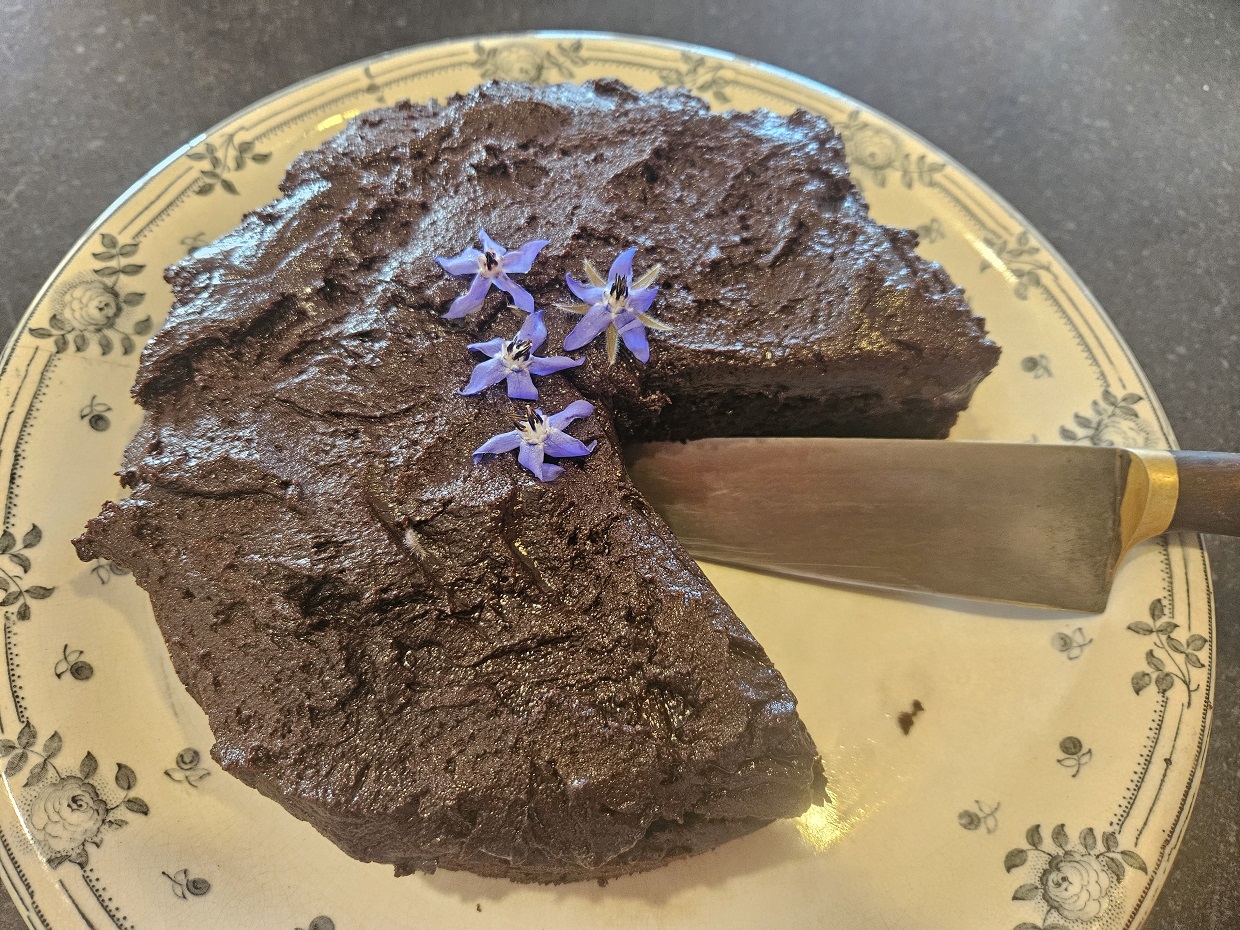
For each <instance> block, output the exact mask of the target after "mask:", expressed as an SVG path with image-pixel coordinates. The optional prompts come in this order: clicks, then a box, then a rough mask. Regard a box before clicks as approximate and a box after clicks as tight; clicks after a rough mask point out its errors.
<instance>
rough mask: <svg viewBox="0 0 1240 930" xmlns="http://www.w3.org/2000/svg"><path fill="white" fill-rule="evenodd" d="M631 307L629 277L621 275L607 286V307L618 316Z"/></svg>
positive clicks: (613, 314) (612, 313)
mask: <svg viewBox="0 0 1240 930" xmlns="http://www.w3.org/2000/svg"><path fill="white" fill-rule="evenodd" d="M628 308H629V279H628V278H626V277H624V276H623V275H621V276H620V277H618V278H616V279H615V280H614V281H612V282H611V286H610V287H608V288H607V309H608V311H610V313H611V315H612V316H613V317H614V316H618V315H619V314H620V313H622V312H624V311H625V310H627V309H628Z"/></svg>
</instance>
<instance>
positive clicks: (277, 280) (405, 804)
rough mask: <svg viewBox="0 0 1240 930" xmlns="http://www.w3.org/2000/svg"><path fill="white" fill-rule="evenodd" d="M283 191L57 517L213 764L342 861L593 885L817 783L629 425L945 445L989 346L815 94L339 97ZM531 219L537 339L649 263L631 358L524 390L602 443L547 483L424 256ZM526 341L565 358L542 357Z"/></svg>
mask: <svg viewBox="0 0 1240 930" xmlns="http://www.w3.org/2000/svg"><path fill="white" fill-rule="evenodd" d="M282 189H283V191H284V194H285V197H284V198H283V199H281V200H277V201H275V202H274V203H272V204H270V205H268V206H266V207H264V208H262V209H260V210H257V211H255V212H254V213H253V214H250V215H249V216H247V217H246V219H245V220H244V222H243V223H242V225H241V226H240V227H239V228H238V229H237V230H235V231H234V232H232V233H230V234H228V235H227V236H225V237H223V238H222V239H220V240H219V241H218V242H216V243H215V244H213V245H211V246H209V247H207V248H204V249H202V250H200V251H199V252H197V253H196V254H195V255H194V256H193V257H192V258H189V259H186V260H185V261H183V262H181V263H180V264H178V265H176V266H174V267H173V268H172V269H170V271H169V280H170V281H171V282H172V284H173V287H174V290H175V294H176V304H175V306H174V308H173V310H172V312H171V314H170V316H169V319H168V322H167V324H166V325H165V327H164V328H163V329H162V330H161V331H160V333H159V334H158V335H157V336H156V337H155V338H154V339H153V340H152V342H151V343H150V345H149V346H148V347H147V349H146V351H145V353H144V356H143V363H142V367H141V370H140V372H139V374H138V379H137V383H136V386H135V394H136V396H137V398H138V400H139V402H140V403H141V404H142V406H143V407H144V408H145V412H146V417H145V421H144V424H143V427H142V429H141V431H140V433H139V434H138V436H137V437H136V438H135V439H134V440H133V442H132V444H131V445H130V447H129V449H128V451H127V454H126V458H125V463H124V466H123V470H122V480H123V482H124V484H125V485H126V486H127V487H129V488H130V489H131V491H132V496H131V497H130V498H128V499H127V500H124V501H120V502H117V503H109V504H107V505H105V507H104V510H103V513H102V514H101V515H100V516H99V517H97V518H96V519H94V520H92V521H91V523H90V525H89V526H88V528H87V531H86V533H85V534H84V535H83V537H82V538H81V539H79V540H78V541H77V545H78V549H79V552H80V554H81V556H82V557H83V558H85V559H93V558H97V557H105V558H108V559H111V560H114V561H116V562H118V563H119V564H121V565H123V566H125V567H126V568H129V569H131V570H132V571H133V572H134V574H135V576H136V578H137V580H138V582H139V583H140V584H141V585H142V587H143V588H144V589H145V590H146V591H147V592H148V593H149V594H150V596H151V600H152V603H153V606H154V610H155V615H156V618H157V620H158V622H159V624H160V627H161V629H162V631H163V634H164V637H165V639H166V641H167V643H168V647H169V652H170V654H171V656H172V659H173V662H174V664H175V666H176V669H177V672H178V674H179V675H180V677H181V679H182V680H183V681H184V683H185V685H186V688H187V689H188V690H189V692H190V694H191V695H192V696H193V697H194V698H195V699H196V700H197V701H198V703H199V704H200V705H201V706H202V707H203V708H204V710H205V711H206V712H207V715H208V717H209V719H210V723H211V727H212V730H213V732H214V734H215V737H216V744H215V748H214V750H213V753H214V755H215V757H216V758H217V760H218V761H219V762H220V764H221V765H222V766H223V767H224V768H225V769H226V770H228V771H229V772H231V773H232V774H234V775H236V776H237V777H239V778H241V779H242V780H243V781H245V782H246V783H247V784H250V785H252V786H254V787H255V788H257V789H258V790H260V791H262V792H263V793H264V794H266V795H268V796H269V797H271V798H274V799H275V800H277V801H279V802H280V803H281V804H283V805H284V806H285V807H286V808H287V809H288V810H289V811H291V812H292V813H293V814H295V815H296V816H298V817H301V818H303V819H305V820H307V821H308V822H310V823H311V824H313V825H314V826H315V827H316V828H318V829H319V830H320V831H321V832H322V833H324V834H325V835H326V836H328V837H329V838H331V839H332V840H333V841H334V842H336V843H337V844H338V845H339V846H340V847H341V848H343V849H344V850H345V851H346V852H348V853H349V854H350V855H352V856H354V857H356V858H359V859H363V860H371V861H380V862H389V863H393V864H395V866H396V868H397V871H398V872H407V871H411V870H414V869H425V870H433V869H434V868H436V867H437V866H438V867H444V868H453V869H467V870H470V871H473V872H477V873H479V874H484V875H497V876H505V877H509V878H514V879H519V880H529V881H562V880H575V879H582V878H605V877H609V876H615V875H620V874H623V873H625V872H630V871H636V870H640V869H645V868H651V867H653V866H656V865H659V864H661V863H663V862H666V861H668V860H669V859H671V858H673V857H676V856H679V855H684V854H688V853H693V852H698V851H701V850H704V849H708V848H710V847H712V846H714V845H717V844H718V843H720V842H723V841H725V840H727V839H730V838H732V837H735V836H738V835H741V834H743V833H746V832H749V831H750V830H753V829H755V828H757V827H759V826H761V825H763V824H765V823H768V822H769V821H771V820H772V819H775V818H778V817H787V816H795V815H797V814H799V813H800V812H802V811H803V810H804V809H805V808H806V807H807V806H808V805H809V804H811V803H814V802H819V801H821V800H822V799H823V798H824V779H823V774H822V766H821V762H820V760H819V758H818V754H817V751H816V750H815V748H814V745H813V742H812V740H811V739H810V737H809V735H808V734H807V733H806V731H805V728H804V726H803V725H802V723H801V722H800V720H799V719H798V717H797V714H796V711H795V700H794V698H793V696H792V695H791V693H790V692H789V690H788V688H787V686H786V684H785V682H784V680H783V679H782V677H781V676H780V675H779V673H778V672H777V671H776V670H775V669H774V668H773V667H772V666H771V664H770V662H769V660H768V659H767V657H766V655H765V653H764V652H763V650H762V648H761V646H760V645H759V644H758V643H757V642H756V641H755V640H754V638H753V637H752V636H751V635H750V634H749V632H748V631H747V630H746V629H745V628H744V626H743V625H742V624H741V623H740V621H739V620H738V619H737V618H736V616H735V615H734V614H733V613H732V611H731V610H730V609H729V608H728V606H727V604H726V603H724V601H723V600H722V599H721V598H720V597H719V596H718V594H716V593H715V592H714V590H713V589H712V588H711V586H710V584H709V583H708V582H707V581H706V579H705V578H704V577H703V575H702V574H701V572H700V571H699V570H698V568H697V566H696V565H695V564H694V563H693V561H692V560H691V559H690V558H689V556H688V555H687V554H686V553H685V552H684V550H683V549H682V548H681V547H680V545H679V544H678V543H677V542H676V540H675V538H674V537H673V536H672V535H671V534H670V532H669V531H668V530H667V528H666V527H665V526H664V524H663V522H662V521H661V520H660V519H659V517H658V516H657V515H656V514H654V513H653V512H652V511H651V510H650V509H649V508H648V506H647V505H646V504H645V502H644V501H643V500H642V498H641V497H640V495H639V494H638V493H637V492H636V491H635V490H634V489H633V487H632V486H631V485H630V484H629V482H628V480H627V478H626V476H625V474H624V469H623V465H622V460H621V455H620V445H621V443H623V442H625V441H628V440H630V439H653V438H693V437H699V436H712V435H763V434H772V435H774V434H783V435H788V434H798V435H806V434H811V435H838V434H851V435H886V436H924V437H938V436H943V435H945V434H946V432H947V430H948V429H949V428H950V426H951V424H952V423H953V421H954V419H955V417H956V415H957V413H958V412H959V411H960V410H961V409H963V408H964V406H965V405H966V404H967V402H968V400H969V398H970V396H971V393H972V390H973V388H974V387H975V386H976V384H977V383H978V382H979V381H980V380H981V378H983V377H984V376H985V375H986V373H987V372H988V371H989V370H990V369H991V368H992V367H993V366H994V364H995V361H996V358H997V354H998V350H997V348H996V347H995V346H994V344H993V343H991V342H989V341H988V340H987V339H986V338H985V332H984V329H983V328H982V325H981V321H980V320H979V319H978V318H976V317H974V316H973V315H972V313H971V312H970V310H969V308H968V306H967V305H966V304H965V302H964V300H963V297H962V295H961V292H960V290H959V289H958V288H956V287H954V286H953V285H952V283H951V282H950V280H949V279H948V278H947V276H946V275H945V274H944V272H943V271H942V270H941V269H940V268H938V266H936V265H933V264H930V263H927V262H925V261H923V260H922V259H920V258H919V257H918V256H917V255H916V253H915V252H914V251H913V245H914V243H915V236H914V234H913V233H910V232H906V231H900V230H892V229H887V228H885V227H882V226H880V225H877V224H876V223H874V222H873V221H872V220H871V219H869V217H868V215H867V213H866V208H865V203H864V201H863V199H862V198H861V195H860V194H859V193H858V191H857V190H856V188H854V187H853V186H852V184H851V182H850V180H849V176H848V171H847V167H846V165H845V162H844V158H843V148H842V145H841V143H840V140H839V138H838V136H837V135H836V134H835V132H834V131H833V130H832V128H831V127H830V125H829V124H828V123H827V122H826V121H824V120H823V119H821V118H819V117H815V116H811V115H808V114H805V113H797V114H794V115H793V116H791V117H788V118H780V117H776V116H773V115H771V114H768V113H760V112H759V113H728V114H712V113H709V112H708V111H707V109H706V106H705V105H704V104H703V103H702V102H701V101H699V100H698V99H697V98H695V97H693V96H690V95H688V94H686V93H683V92H678V91H667V90H664V91H657V92H654V93H651V94H638V93H636V92H635V91H633V90H631V89H629V88H628V87H625V86H624V85H621V84H618V83H615V82H609V81H601V82H593V83H590V84H587V85H585V86H582V87H576V86H555V87H529V86H524V85H511V84H490V85H487V86H485V87H483V88H481V89H479V90H476V91H474V92H472V93H470V94H468V95H466V96H462V97H455V98H452V99H451V100H449V101H447V102H446V103H444V104H442V105H441V104H435V103H432V104H430V105H412V104H401V105H398V106H396V107H394V108H391V109H386V110H379V111H375V112H372V113H367V114H364V115H362V116H361V117H359V118H358V119H357V120H355V121H354V122H353V124H352V125H351V126H350V127H349V128H348V129H347V130H346V131H345V132H343V133H342V134H341V135H340V136H339V137H337V138H336V139H334V140H332V141H331V142H329V143H327V144H326V145H324V146H323V147H322V148H320V149H317V150H315V151H312V152H309V153H307V154H305V155H303V156H302V157H300V158H299V159H298V160H297V161H296V162H295V163H294V165H293V166H292V168H291V169H290V171H289V173H288V175H287V177H286V178H285V181H284V183H283V185H282ZM482 225H485V226H486V228H487V230H488V231H489V232H490V233H491V234H492V235H493V236H495V238H496V239H497V240H499V241H500V242H503V243H505V244H508V245H515V244H519V243H521V242H523V241H525V240H527V239H533V238H546V239H549V240H550V244H549V245H548V246H547V247H546V248H545V249H544V250H543V252H542V254H541V255H540V257H539V259H538V261H537V262H536V263H535V264H534V267H533V269H532V270H531V271H530V273H528V274H526V275H524V276H523V278H521V282H520V283H521V284H522V285H524V286H525V287H526V288H527V289H528V290H529V291H530V292H531V293H532V294H533V295H534V298H535V300H536V302H537V304H538V306H539V307H540V308H547V312H546V317H547V322H548V327H549V329H550V332H551V337H550V340H549V342H548V348H549V349H551V350H558V347H559V346H560V345H561V344H562V341H563V338H564V335H565V333H566V332H567V330H568V328H569V327H571V326H572V324H573V323H574V322H575V318H573V317H570V316H568V315H567V314H564V313H561V312H560V311H558V310H555V309H552V307H553V304H554V303H555V302H557V301H566V300H569V299H570V298H569V296H568V294H567V292H566V290H565V288H564V283H563V274H564V273H565V272H566V271H568V272H571V273H573V274H575V275H580V270H581V264H582V261H583V260H584V259H591V260H593V261H594V262H595V263H596V264H598V265H599V266H600V267H606V264H607V263H608V262H610V260H611V259H612V258H613V257H614V256H615V255H616V253H618V252H619V251H620V250H621V249H623V248H625V247H626V246H629V245H636V246H638V247H639V253H638V262H637V271H638V273H640V272H641V271H643V270H645V268H646V267H648V266H649V265H651V264H653V263H656V262H657V263H661V264H662V265H663V269H664V270H663V274H662V277H661V280H660V284H661V286H662V290H661V292H660V295H659V299H658V303H657V304H656V306H655V308H654V312H655V313H656V314H657V315H658V316H659V317H660V318H661V319H663V320H665V321H666V322H667V323H669V324H671V325H672V327H674V328H673V329H672V330H670V331H668V332H658V333H652V334H651V340H650V341H651V357H650V361H649V364H647V365H644V366H643V365H640V364H638V363H637V362H636V361H635V360H634V359H632V358H631V357H629V356H627V355H625V354H624V353H623V352H622V354H621V357H620V359H619V361H618V362H617V363H616V364H614V365H612V364H609V363H608V360H607V357H606V353H605V351H604V349H603V345H602V340H598V341H597V342H596V343H594V344H592V345H591V346H590V347H589V348H588V349H587V350H586V351H585V352H584V353H574V354H584V355H585V356H586V357H587V361H586V363H585V364H584V365H582V366H581V367H580V368H575V369H571V370H570V371H568V372H566V373H564V374H563V375H556V376H551V377H547V378H543V379H541V380H540V382H539V384H538V386H539V389H540V391H541V393H542V396H541V398H540V400H539V402H538V405H539V406H540V407H542V408H544V409H545V410H547V411H548V412H553V411H557V410H560V409H562V408H563V407H564V406H565V405H567V404H568V403H570V402H572V401H574V400H577V399H580V398H582V397H585V398H587V399H589V400H591V401H592V402H593V403H595V404H596V406H597V407H598V412H597V413H596V415H595V416H594V417H593V418H591V419H589V420H584V421H578V423H577V424H575V425H574V426H573V427H572V428H571V430H570V432H572V434H573V435H575V436H577V437H578V438H580V439H583V440H586V441H592V440H597V442H598V447H597V448H596V449H595V451H594V452H593V453H592V454H591V455H589V456H588V457H585V458H581V459H572V460H567V461H565V462H563V463H562V464H563V465H564V466H565V468H566V471H565V473H564V474H563V475H562V476H561V477H559V478H558V479H556V480H554V481H551V482H548V483H542V482H539V481H538V480H536V479H535V478H534V477H533V476H532V475H531V474H529V473H528V472H527V471H524V470H522V469H521V468H520V466H519V465H518V463H517V461H516V459H515V457H514V456H512V455H505V456H499V457H495V458H492V459H488V460H486V461H484V462H483V463H482V464H480V465H477V466H475V465H474V464H473V463H472V461H471V459H470V453H471V452H472V451H473V449H475V448H476V447H477V446H478V445H480V444H481V443H482V442H483V441H484V440H486V439H487V438H488V437H490V436H491V435H493V434H495V433H497V432H503V431H505V430H508V429H511V419H512V416H513V414H514V412H515V410H516V408H515V406H514V404H513V402H511V401H510V400H509V399H508V398H507V396H506V395H505V392H504V388H503V385H502V384H501V385H499V386H497V387H494V388H491V389H489V390H488V391H487V392H486V393H484V394H481V395H478V396H475V397H462V396H460V395H459V394H458V393H457V391H458V390H459V389H460V388H461V387H462V386H463V385H464V384H465V382H466V380H467V379H468V377H469V373H470V370H471V369H472V367H473V365H474V364H475V363H476V362H477V361H478V357H477V356H471V353H470V352H469V351H468V350H467V348H466V346H467V345H468V344H469V343H471V342H478V341H482V340H486V339H490V338H494V337H496V336H504V337H509V336H511V334H512V333H513V331H515V330H516V328H517V326H518V325H519V324H520V321H521V314H519V313H518V312H517V311H515V310H512V309H507V308H505V306H504V301H503V300H502V299H501V297H500V296H499V295H497V294H495V293H494V292H492V294H491V296H490V297H489V298H488V300H487V302H486V304H485V306H484V308H483V309H482V310H479V311H478V312H476V313H474V314H473V315H471V316H469V317H467V318H466V319H464V320H461V321H444V320H442V319H441V318H440V316H439V314H441V313H442V312H443V311H444V310H445V309H446V308H447V307H448V305H449V304H450V303H451V301H452V299H453V298H454V297H456V296H457V295H458V294H460V293H461V291H462V289H463V282H462V281H461V280H459V279H456V278H451V277H448V276H447V275H445V274H444V273H443V272H442V271H441V270H440V269H439V268H438V267H437V266H436V264H435V262H434V260H433V259H434V257H435V256H439V255H453V254H456V253H457V252H458V251H460V249H461V248H463V247H464V246H466V245H468V244H470V243H471V242H473V241H474V239H475V236H476V234H477V230H478V227H479V226H482ZM548 354H552V353H551V352H549V353H548Z"/></svg>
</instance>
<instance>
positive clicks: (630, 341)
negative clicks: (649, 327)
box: [617, 317, 650, 363]
mask: <svg viewBox="0 0 1240 930" xmlns="http://www.w3.org/2000/svg"><path fill="white" fill-rule="evenodd" d="M617 332H618V333H619V334H620V339H621V340H622V341H623V342H624V344H625V345H626V346H628V349H629V351H630V352H632V353H633V357H634V358H636V359H637V360H638V361H639V362H642V363H645V362H648V361H650V343H649V342H647V341H646V327H645V326H643V325H642V321H641V320H639V319H638V318H637V317H633V318H632V319H631V320H626V321H625V322H624V323H622V324H621V325H620V327H619V328H618V329H617Z"/></svg>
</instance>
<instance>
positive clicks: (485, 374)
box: [461, 310, 585, 400]
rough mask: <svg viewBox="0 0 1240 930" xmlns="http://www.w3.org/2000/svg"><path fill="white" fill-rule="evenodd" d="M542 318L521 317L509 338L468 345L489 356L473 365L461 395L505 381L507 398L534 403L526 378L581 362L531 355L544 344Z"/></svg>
mask: <svg viewBox="0 0 1240 930" xmlns="http://www.w3.org/2000/svg"><path fill="white" fill-rule="evenodd" d="M542 317H543V312H542V311H541V310H535V311H534V312H533V313H531V314H530V315H529V316H527V317H526V318H525V322H524V323H522V324H521V328H520V329H518V330H517V334H516V335H515V336H513V337H512V338H511V339H491V340H489V341H488V342H475V343H472V344H471V345H470V348H471V349H473V350H474V351H475V352H483V353H485V354H486V355H488V356H490V357H489V358H488V359H487V360H486V361H485V362H479V363H478V364H477V365H475V366H474V372H473V374H472V375H471V376H470V378H469V384H467V385H465V389H464V390H462V391H461V393H462V394H479V393H481V392H482V391H485V390H486V389H487V388H489V387H490V386H491V385H493V384H499V383H500V382H501V381H503V380H504V379H505V378H507V379H508V396H509V397H515V398H518V399H520V400H538V388H536V387H534V379H533V378H531V377H530V375H538V376H539V377H542V376H543V375H549V374H552V373H554V372H557V371H563V370H564V369H565V368H575V367H577V366H578V365H580V364H581V363H582V362H584V361H585V359H584V358H565V357H564V356H562V355H557V356H553V357H551V358H539V357H538V356H537V355H535V354H534V353H535V352H537V351H538V349H539V347H540V346H542V344H543V343H544V342H546V341H547V327H546V326H545V325H544V324H543V318H542Z"/></svg>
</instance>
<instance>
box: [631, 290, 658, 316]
mask: <svg viewBox="0 0 1240 930" xmlns="http://www.w3.org/2000/svg"><path fill="white" fill-rule="evenodd" d="M658 296H659V289H658V288H657V287H647V288H643V289H642V290H640V291H633V292H632V293H631V294H629V309H630V310H635V311H637V312H638V313H645V312H646V311H647V310H649V309H650V305H651V304H652V303H654V299H655V298H656V297H658Z"/></svg>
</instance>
